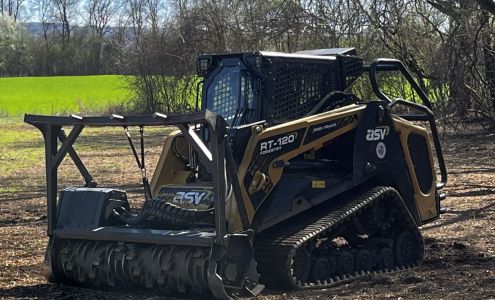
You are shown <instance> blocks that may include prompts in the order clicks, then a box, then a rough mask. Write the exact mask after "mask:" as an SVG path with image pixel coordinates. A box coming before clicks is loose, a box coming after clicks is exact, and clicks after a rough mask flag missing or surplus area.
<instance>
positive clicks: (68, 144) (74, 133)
mask: <svg viewBox="0 0 495 300" xmlns="http://www.w3.org/2000/svg"><path fill="white" fill-rule="evenodd" d="M83 128H84V126H82V125H75V126H74V128H72V130H71V131H70V133H69V136H68V137H67V139H66V140H65V141H64V142H63V143H62V146H60V149H59V150H58V151H57V153H56V154H55V156H54V157H53V161H52V164H53V165H52V167H54V168H58V166H59V165H60V163H61V162H62V160H63V159H64V157H65V155H67V151H69V148H72V145H73V144H74V142H75V141H76V139H77V137H78V136H79V134H80V133H81V131H82V130H83ZM60 130H62V129H60ZM57 137H58V134H56V138H57Z"/></svg>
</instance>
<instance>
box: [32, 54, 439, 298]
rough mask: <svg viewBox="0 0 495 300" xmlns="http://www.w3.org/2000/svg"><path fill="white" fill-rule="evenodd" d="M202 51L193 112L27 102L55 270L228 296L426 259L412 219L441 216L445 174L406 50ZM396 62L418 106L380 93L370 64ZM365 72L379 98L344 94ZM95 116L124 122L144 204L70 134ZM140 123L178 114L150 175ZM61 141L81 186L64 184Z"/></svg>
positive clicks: (378, 68)
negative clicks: (134, 201) (48, 108)
mask: <svg viewBox="0 0 495 300" xmlns="http://www.w3.org/2000/svg"><path fill="white" fill-rule="evenodd" d="M197 62H198V63H197V68H198V75H199V76H200V77H202V78H203V80H202V82H201V83H200V84H201V85H202V88H201V89H200V87H201V86H199V85H198V91H200V90H201V93H198V94H202V96H201V99H199V97H198V100H197V109H196V112H193V113H187V114H177V115H165V114H162V113H155V114H153V115H152V116H121V115H112V116H110V117H81V116H78V115H71V116H69V117H54V116H37V115H26V116H25V122H27V123H29V124H32V125H34V126H36V127H37V128H38V129H39V130H41V132H42V133H43V137H44V140H45V149H46V184H47V206H48V214H47V217H48V236H49V243H48V247H47V250H46V255H45V262H44V265H45V267H46V270H47V276H48V278H49V280H51V281H54V282H61V283H66V284H77V285H82V286H94V287H101V288H104V287H145V288H150V289H155V290H158V291H163V292H169V293H177V292H179V293H190V292H193V293H202V292H208V291H209V292H210V293H211V294H212V295H213V296H214V297H216V298H221V299H230V298H235V297H242V296H248V297H249V296H256V295H257V294H259V293H260V292H261V290H262V289H263V286H264V285H268V286H269V287H273V288H282V289H306V288H324V287H325V288H326V287H330V286H333V285H336V284H339V283H342V282H346V281H349V280H354V279H356V278H360V277H364V276H368V275H370V274H374V273H386V272H392V271H397V270H402V269H408V268H411V267H414V266H416V265H418V264H420V263H421V262H422V260H423V253H424V246H423V239H422V237H421V234H420V231H419V230H418V227H419V226H421V225H423V224H425V223H427V222H430V221H432V220H435V219H436V218H438V216H439V214H440V211H441V210H440V201H441V200H442V199H444V198H445V193H443V192H442V191H441V190H442V188H443V187H444V185H445V183H446V180H447V173H446V169H445V165H444V160H443V157H442V151H441V148H440V142H439V138H438V135H437V130H436V127H435V120H434V116H433V113H432V111H431V104H430V101H429V100H428V98H427V96H426V95H425V93H424V92H423V91H422V90H421V88H420V87H419V86H418V84H417V83H416V82H415V81H414V79H413V78H412V76H411V75H410V73H409V72H408V71H407V70H406V68H405V67H404V65H403V64H402V63H401V62H400V61H398V60H394V59H377V60H374V61H373V62H372V63H371V64H369V65H364V64H363V60H362V59H361V58H360V57H358V56H356V52H355V50H354V49H352V48H345V49H342V48H340V49H322V50H309V51H303V52H298V53H293V54H284V53H273V52H254V53H239V54H222V55H201V56H199V57H198V61H197ZM390 71H393V72H399V73H400V74H402V75H403V76H404V77H405V79H406V80H407V81H408V82H409V83H410V85H411V87H412V89H413V90H414V91H415V92H416V93H417V95H418V96H419V99H421V101H422V104H418V103H415V102H410V101H406V100H403V99H393V100H392V99H390V98H389V96H387V95H386V94H384V93H383V91H382V90H381V89H380V85H379V83H378V82H377V74H378V73H382V74H383V73H385V72H390ZM363 74H368V75H369V82H370V83H371V88H372V90H373V92H374V94H375V95H376V96H377V98H378V100H374V101H363V99H359V98H358V97H357V96H355V95H354V94H352V93H351V91H350V86H351V84H352V83H353V82H354V81H355V80H356V79H357V78H358V77H360V76H364V75H363ZM88 126H120V127H123V128H124V129H125V132H126V134H127V137H128V138H129V142H130V146H131V149H132V153H133V154H134V156H135V158H136V160H137V163H138V165H139V168H140V169H141V172H142V174H143V189H144V201H143V203H142V206H141V208H140V209H132V210H131V208H130V205H129V203H128V201H127V197H126V192H125V191H123V190H118V189H111V188H104V187H97V185H96V182H95V181H94V180H93V178H92V176H91V175H90V173H89V172H88V170H87V169H86V167H85V165H84V164H83V162H82V161H81V159H80V157H79V156H78V154H77V152H76V150H75V148H74V147H73V145H74V142H75V141H76V139H77V138H78V136H79V134H80V133H81V131H82V130H83V128H85V127H88ZM132 126H135V127H139V128H140V147H135V146H134V143H133V139H132V138H131V136H130V134H129V131H128V130H127V129H128V127H132ZM148 126H161V127H167V128H168V127H170V126H176V127H177V128H178V130H177V131H175V132H173V133H171V134H169V135H168V136H167V137H166V139H165V141H164V147H163V152H162V154H161V156H160V158H159V161H158V164H157V166H156V168H155V172H154V174H153V177H152V179H151V181H150V182H149V183H148V179H147V177H146V166H145V157H144V156H145V155H144V154H145V151H144V144H145V143H144V138H143V134H144V133H143V132H144V128H145V127H148ZM64 128H65V129H70V130H71V131H70V133H69V134H68V135H65V133H64V130H63V129H64ZM59 141H60V146H59V145H58V144H59ZM433 150H435V151H433ZM433 153H435V155H436V159H435V158H434V154H433ZM67 154H69V156H70V157H71V158H72V160H73V162H74V163H75V165H76V166H77V168H78V169H79V171H80V172H81V174H82V176H83V177H84V179H85V185H84V186H81V187H70V188H66V189H63V190H62V191H60V194H59V195H58V197H57V194H58V190H57V188H58V186H57V170H58V167H59V165H60V163H61V162H62V160H63V159H64V157H66V156H67ZM437 168H438V169H439V171H440V174H441V179H440V180H439V181H437V175H436V171H435V170H436V169H437Z"/></svg>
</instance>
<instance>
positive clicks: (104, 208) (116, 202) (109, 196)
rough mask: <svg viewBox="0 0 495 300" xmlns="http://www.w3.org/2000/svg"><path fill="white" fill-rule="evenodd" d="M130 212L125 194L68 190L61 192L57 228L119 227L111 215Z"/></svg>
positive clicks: (97, 190) (94, 189)
mask: <svg viewBox="0 0 495 300" xmlns="http://www.w3.org/2000/svg"><path fill="white" fill-rule="evenodd" d="M118 206H123V207H125V208H126V209H127V210H129V204H128V203H127V197H126V194H125V192H123V191H118V190H113V189H105V188H68V189H65V190H63V191H61V192H60V201H59V209H58V217H57V228H97V227H101V226H111V225H117V224H119V222H117V221H116V220H113V219H112V217H111V213H112V211H113V209H114V208H116V207H118Z"/></svg>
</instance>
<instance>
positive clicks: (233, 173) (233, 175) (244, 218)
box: [225, 143, 251, 229]
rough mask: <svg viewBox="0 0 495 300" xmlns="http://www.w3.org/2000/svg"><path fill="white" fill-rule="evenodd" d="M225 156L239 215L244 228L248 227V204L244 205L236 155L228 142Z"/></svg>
mask: <svg viewBox="0 0 495 300" xmlns="http://www.w3.org/2000/svg"><path fill="white" fill-rule="evenodd" d="M225 158H226V163H227V165H226V168H227V175H228V177H229V178H230V181H231V182H232V188H233V189H234V197H235V201H236V203H237V209H238V210H239V216H240V218H241V222H242V228H243V229H248V228H250V227H251V226H250V225H251V224H250V223H249V218H248V214H247V211H246V206H245V205H244V199H243V198H242V194H241V188H240V186H239V180H238V177H237V168H236V167H235V163H234V157H233V156H232V151H231V150H230V147H229V145H228V144H227V143H225Z"/></svg>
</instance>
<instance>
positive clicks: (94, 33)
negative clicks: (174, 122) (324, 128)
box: [0, 0, 495, 126]
mask: <svg viewBox="0 0 495 300" xmlns="http://www.w3.org/2000/svg"><path fill="white" fill-rule="evenodd" d="M0 6H1V14H2V18H1V24H0V74H1V75H3V76H25V75H35V76H37V75H72V74H107V73H117V74H129V75H133V76H130V77H129V78H130V81H131V84H132V85H133V87H134V91H135V93H136V99H141V100H142V102H140V107H141V108H142V109H143V110H148V111H151V110H164V111H172V110H186V109H189V108H190V104H189V103H188V102H187V101H184V100H183V99H186V98H187V95H188V94H191V93H193V92H194V91H195V89H196V84H197V78H196V77H194V76H193V75H194V73H195V57H196V56H197V55H198V54H199V53H204V52H208V53H222V52H239V51H252V50H271V51H282V52H294V51H298V50H305V49H314V48H333V47H356V48H357V50H358V53H359V54H360V55H361V56H363V57H364V58H365V59H366V60H367V61H370V60H372V59H373V58H377V57H394V58H398V59H400V60H402V61H403V62H404V63H405V64H406V66H407V67H408V68H409V69H410V70H411V71H412V72H413V74H414V76H415V77H416V79H417V80H418V82H419V83H420V84H421V86H422V87H423V88H424V89H425V90H426V91H427V92H428V94H429V95H430V96H431V97H432V98H434V99H435V101H434V102H435V109H436V110H437V111H439V112H442V116H444V120H445V121H446V122H451V123H452V124H456V123H457V122H458V121H459V120H479V121H482V123H483V124H489V125H491V126H493V124H494V121H493V120H495V24H494V20H495V1H493V0H398V1H388V0H304V1H303V0H272V1H265V0H169V1H165V0H2V1H1V2H0ZM28 15H29V16H31V19H34V17H33V16H36V18H37V19H38V21H39V22H40V24H41V26H40V30H39V32H38V34H35V35H33V34H29V33H28V32H27V30H26V28H25V24H26V21H27V20H28V18H27V17H26V16H28ZM397 83H398V81H397V80H395V81H392V84H391V85H390V89H393V88H392V87H394V86H395V89H396V92H397V93H398V95H397V96H398V97H400V96H403V95H401V94H407V93H408V91H407V90H405V89H404V88H403V86H404V85H401V84H400V82H399V84H397ZM359 89H360V93H362V94H363V95H367V93H369V84H367V83H362V84H360V85H359Z"/></svg>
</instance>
